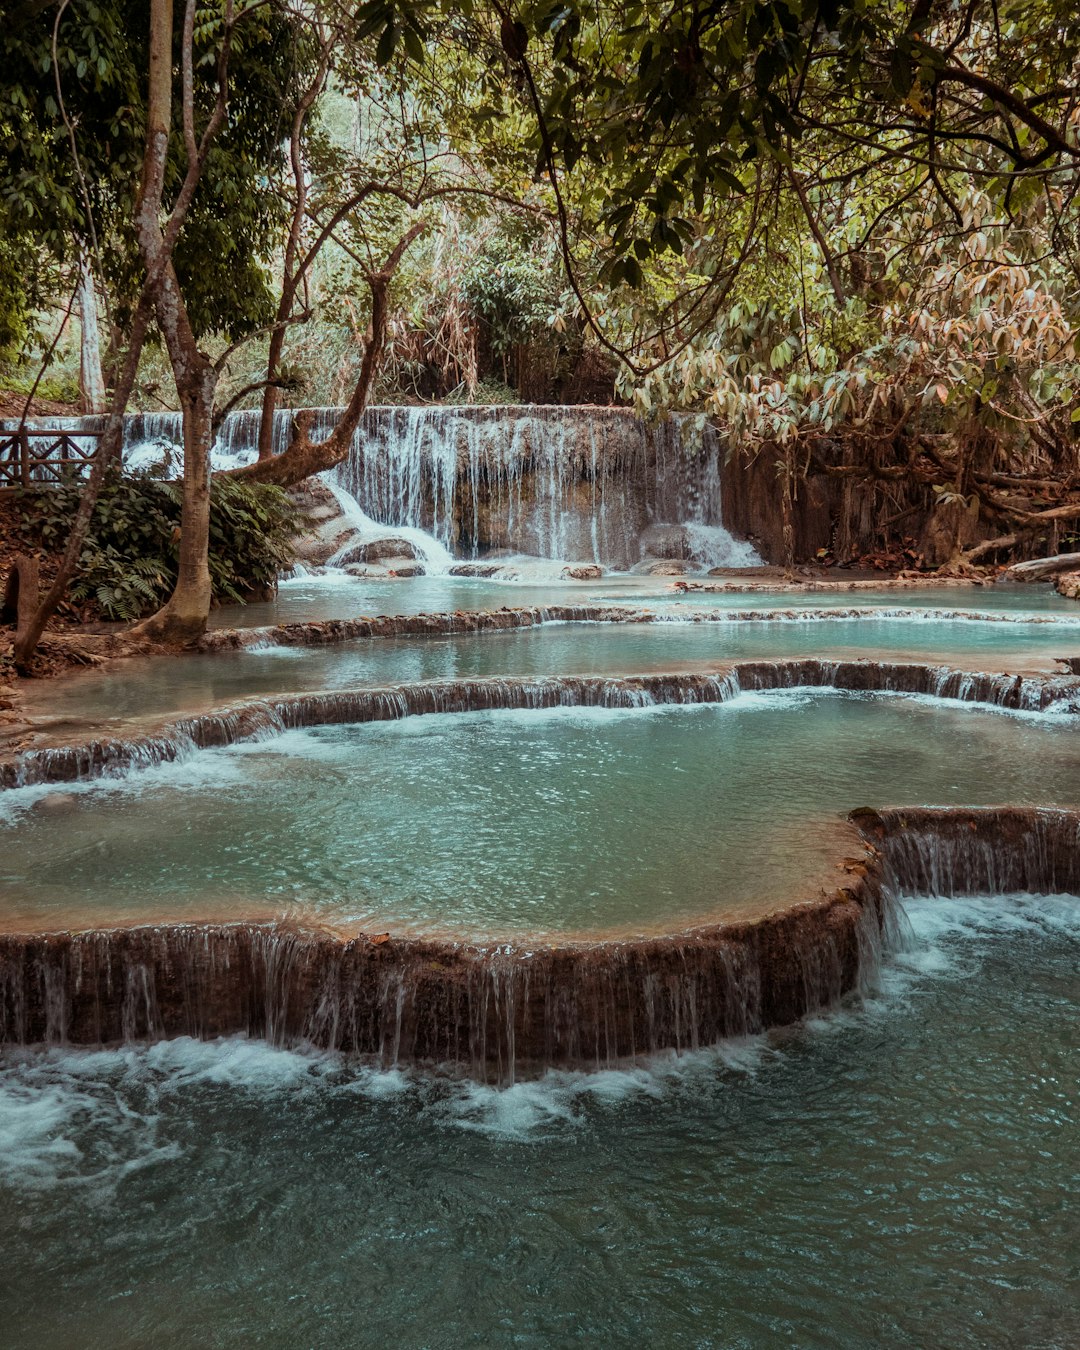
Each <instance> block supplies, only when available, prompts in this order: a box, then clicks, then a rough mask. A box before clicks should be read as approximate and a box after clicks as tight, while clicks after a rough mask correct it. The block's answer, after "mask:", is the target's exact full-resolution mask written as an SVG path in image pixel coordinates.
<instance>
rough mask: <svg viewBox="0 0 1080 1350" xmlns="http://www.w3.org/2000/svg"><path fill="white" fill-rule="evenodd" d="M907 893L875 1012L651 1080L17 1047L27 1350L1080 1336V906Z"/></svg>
mask: <svg viewBox="0 0 1080 1350" xmlns="http://www.w3.org/2000/svg"><path fill="white" fill-rule="evenodd" d="M907 908H908V914H909V916H910V919H911V923H912V927H913V934H912V939H911V944H910V947H909V950H908V951H906V952H905V953H902V954H901V955H900V956H899V957H898V958H897V959H896V960H894V962H893V963H892V964H891V965H890V966H888V967H887V968H886V970H885V972H884V977H883V981H882V989H881V992H880V994H879V995H878V996H876V997H874V998H871V999H870V1000H868V1001H867V1002H866V1003H865V1004H864V1005H862V1006H860V1005H857V1004H856V1005H854V1006H852V1007H850V1008H849V1009H848V1010H847V1011H846V1012H842V1013H839V1014H837V1015H834V1016H831V1017H826V1018H819V1019H817V1020H815V1021H813V1022H811V1023H809V1024H808V1025H805V1026H803V1027H802V1028H798V1029H793V1030H791V1031H788V1032H785V1033H782V1034H776V1035H773V1036H771V1037H767V1038H765V1037H763V1038H758V1039H756V1040H752V1041H746V1042H741V1043H738V1042H737V1043H729V1044H727V1045H725V1046H722V1047H720V1048H719V1049H718V1050H717V1051H712V1052H702V1053H699V1054H697V1055H692V1056H686V1057H683V1058H681V1059H674V1058H671V1059H661V1060H658V1061H655V1062H653V1063H652V1064H650V1065H641V1066H639V1067H637V1068H635V1069H632V1070H628V1071H626V1072H612V1073H604V1074H599V1075H593V1074H590V1075H572V1074H550V1075H548V1077H547V1078H545V1079H543V1080H541V1081H540V1082H536V1083H528V1084H520V1085H518V1086H516V1087H513V1088H510V1089H507V1090H505V1091H497V1090H494V1089H488V1088H482V1087H478V1086H476V1085H471V1084H468V1083H464V1082H454V1081H448V1080H444V1079H439V1078H432V1077H430V1076H426V1075H424V1076H421V1075H417V1076H412V1075H408V1074H403V1073H375V1072H371V1071H367V1070H363V1069H357V1068H355V1067H351V1066H350V1065H348V1064H347V1063H344V1062H341V1061H338V1060H335V1059H333V1058H331V1057H322V1056H316V1055H304V1054H297V1053H289V1052H285V1051H278V1050H271V1049H269V1048H268V1047H266V1046H262V1045H259V1044H258V1043H252V1042H248V1041H243V1040H233V1041H225V1042H221V1043H216V1044H198V1043H195V1042H190V1041H179V1042H172V1043H168V1044H162V1045H156V1046H153V1047H150V1048H127V1049H124V1050H118V1051H108V1052H96V1053H95V1052H89V1053H75V1052H72V1051H64V1050H55V1051H51V1052H48V1053H37V1054H26V1055H23V1056H14V1057H9V1058H8V1059H7V1061H6V1063H5V1065H4V1067H3V1069H2V1071H0V1140H2V1142H3V1147H2V1150H0V1198H2V1203H3V1206H4V1212H5V1214H6V1216H7V1220H6V1222H5V1224H4V1225H3V1230H2V1233H0V1264H2V1268H3V1271H4V1276H3V1284H4V1293H3V1306H4V1333H3V1339H4V1344H5V1346H8V1347H11V1350H24V1347H25V1348H26V1350H30V1348H31V1347H34V1348H36V1347H39V1346H73V1347H74V1346H78V1347H80V1350H94V1348H95V1347H108V1348H109V1350H114V1347H135V1346H139V1347H142V1346H145V1345H150V1344H154V1345H170V1346H178V1347H187V1346H192V1347H194V1346H204V1345H215V1346H220V1347H231V1346H249V1345H253V1344H258V1345H263V1346H267V1347H279V1346H280V1347H293V1346H297V1345H318V1346H325V1347H346V1346H347V1347H369V1346H370V1347H382V1346H386V1345H395V1346H402V1347H443V1346H445V1347H457V1346H482V1345H483V1346H490V1345H518V1346H530V1347H531V1346H536V1347H541V1346H545V1347H546V1346H552V1345H568V1344H576V1343H584V1344H598V1345H657V1346H716V1347H725V1350H726V1348H729V1347H747V1350H772V1347H777V1348H779V1347H787V1346H792V1345H796V1346H799V1347H801V1348H804V1350H817V1348H818V1347H821V1350H864V1347H874V1348H875V1350H901V1348H903V1350H925V1347H928V1346H943V1347H944V1346H948V1347H950V1348H952V1347H956V1348H957V1350H960V1348H965V1347H970V1348H971V1350H975V1348H976V1347H978V1350H999V1348H1000V1350H1017V1348H1018V1347H1023V1350H1067V1348H1068V1347H1072V1346H1074V1345H1076V1344H1077V1343H1078V1341H1080V1292H1078V1284H1077V1278H1078V1271H1077V1258H1076V1253H1077V1251H1078V1250H1080V1219H1078V1211H1077V1208H1076V1205H1075V1203H1074V1198H1075V1190H1076V1177H1077V1156H1078V1155H1077V1149H1076V1142H1075V1139H1076V1131H1077V1128H1078V1125H1080V1121H1078V1101H1077V1077H1078V1067H1080V1066H1078V1063H1077V1050H1076V1041H1075V1035H1074V1028H1075V1025H1076V1019H1077V1015H1078V1013H1080V986H1078V984H1077V965H1078V961H1080V901H1077V900H1075V899H1073V900H1070V899H1068V898H1066V897H1040V898H1037V899H1033V898H1031V897H1015V898H1007V897H997V898H993V899H984V900H978V899H975V900H936V899H932V900H915V901H909V902H907Z"/></svg>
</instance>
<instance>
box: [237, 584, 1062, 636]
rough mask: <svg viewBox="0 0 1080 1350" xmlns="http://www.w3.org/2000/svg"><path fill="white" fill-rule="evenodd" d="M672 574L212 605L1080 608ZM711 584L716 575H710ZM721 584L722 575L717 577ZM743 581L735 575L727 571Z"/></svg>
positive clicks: (949, 593) (281, 594)
mask: <svg viewBox="0 0 1080 1350" xmlns="http://www.w3.org/2000/svg"><path fill="white" fill-rule="evenodd" d="M677 580H678V578H673V577H634V576H627V575H625V574H623V575H618V574H616V575H609V576H605V577H600V578H599V579H597V580H596V581H579V582H567V581H553V580H543V581H520V582H517V581H490V580H484V579H482V578H476V577H451V576H426V577H402V578H397V579H392V580H380V579H377V578H368V577H351V576H349V575H347V574H346V573H342V572H337V571H333V572H327V573H324V574H322V575H316V576H307V577H300V578H298V579H296V580H294V581H285V582H282V584H281V586H280V588H279V591H278V595H277V598H276V599H275V600H273V601H269V602H266V603H259V604H250V605H225V606H222V608H220V609H217V610H215V611H214V613H213V615H212V618H211V623H212V626H213V627H215V628H233V627H252V626H261V625H264V624H274V623H293V622H297V621H299V620H304V619H339V618H348V617H353V616H356V615H360V614H419V613H423V612H425V611H427V612H431V611H444V610H455V609H499V608H501V607H502V606H503V605H509V606H511V607H515V606H521V605H579V604H617V605H649V606H651V607H653V608H656V609H660V608H668V607H683V608H685V607H686V606H688V605H691V606H700V607H705V606H717V607H725V608H735V609H764V608H767V607H768V608H779V609H787V608H791V607H797V606H808V607H812V608H820V607H821V606H823V605H832V604H835V605H856V604H857V605H874V606H880V607H884V608H896V607H897V606H900V605H903V606H908V607H913V608H918V609H926V608H931V609H935V608H940V609H1003V610H1007V611H1009V612H1014V613H1016V612H1020V613H1022V612H1030V613H1053V612H1057V613H1061V614H1073V615H1076V614H1077V612H1078V610H1077V604H1076V601H1075V600H1066V599H1065V598H1064V597H1063V596H1061V595H1058V593H1057V592H1056V591H1055V590H1054V589H1053V587H1052V586H1050V585H1047V584H1032V585H1016V584H1011V585H1009V584H1006V585H998V586H955V585H954V586H950V585H943V586H940V587H937V586H919V587H915V588H912V589H910V590H896V589H893V590H889V589H886V588H884V587H883V588H882V589H880V590H872V589H867V590H862V589H859V590H849V589H846V587H845V585H844V583H843V582H842V581H841V582H839V583H838V584H837V585H836V587H835V588H834V589H830V588H828V587H827V586H826V585H824V584H822V585H820V586H819V587H818V588H816V589H808V588H806V587H799V588H793V589H791V590H742V589H725V590H712V591H687V592H680V591H676V590H674V589H673V586H674V583H675V581H677ZM710 584H711V583H710ZM716 584H717V585H721V584H723V583H716ZM728 584H729V585H731V586H732V587H737V586H738V585H739V583H738V581H737V579H734V578H732V579H729V583H728Z"/></svg>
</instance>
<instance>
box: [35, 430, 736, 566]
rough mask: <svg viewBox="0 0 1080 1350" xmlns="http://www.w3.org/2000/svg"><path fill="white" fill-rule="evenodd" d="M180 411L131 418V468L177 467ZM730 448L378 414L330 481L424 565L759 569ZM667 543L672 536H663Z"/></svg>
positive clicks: (669, 433)
mask: <svg viewBox="0 0 1080 1350" xmlns="http://www.w3.org/2000/svg"><path fill="white" fill-rule="evenodd" d="M308 412H309V415H310V417H311V422H310V426H309V431H308V434H309V435H310V436H311V438H312V439H313V440H319V439H322V438H323V437H325V436H327V435H329V433H330V431H331V430H332V429H333V427H334V426H335V424H336V422H337V420H338V417H339V416H340V414H341V409H340V408H315V409H310V410H308ZM293 417H294V413H293V411H291V410H287V409H286V410H281V411H279V412H278V413H277V414H276V415H275V421H274V450H275V452H280V451H281V450H283V449H284V448H285V447H286V445H287V444H288V441H289V436H290V430H291V426H292V421H293ZM36 425H39V426H42V427H46V426H48V427H56V428H63V429H67V430H74V431H77V430H78V429H79V428H84V429H86V430H93V429H96V428H100V426H101V425H103V419H102V418H77V419H72V418H68V419H65V418H51V419H50V418H43V419H39V421H38V423H37V424H36ZM258 428H259V413H258V412H256V411H252V410H247V411H242V412H234V413H230V414H229V415H228V416H227V417H226V418H225V419H224V421H223V423H222V425H221V428H220V430H219V431H218V436H217V441H216V444H215V446H214V451H213V463H214V466H215V468H219V469H222V468H229V467H234V466H237V465H240V464H245V463H248V462H250V461H251V460H252V459H253V458H254V456H255V453H256V445H257V440H258ZM180 442H181V426H180V416H179V414H178V413H134V414H130V415H129V416H128V417H127V418H126V419H125V431H124V454H125V458H126V460H127V462H128V463H129V464H130V465H132V466H133V467H139V468H147V467H150V466H151V465H162V464H163V465H164V466H165V469H166V472H169V473H175V472H177V471H178V467H179V446H180ZM723 454H724V447H723V445H722V443H721V441H720V438H719V436H718V435H717V434H716V432H715V430H714V429H713V428H711V427H708V426H706V427H704V428H702V427H699V426H698V424H697V422H696V419H693V418H688V417H684V418H669V419H668V420H666V421H664V422H661V423H659V424H658V425H656V426H648V425H646V424H645V423H643V422H642V421H641V420H640V419H638V418H637V417H635V416H634V415H633V414H632V413H631V412H630V411H629V410H627V409H622V408H598V407H597V408H594V407H555V406H546V405H522V406H506V407H445V406H425V407H373V408H369V409H368V410H367V411H366V412H365V413H364V415H363V417H362V418H361V421H360V425H359V426H358V428H357V430H356V432H355V434H354V436H353V441H352V447H351V450H350V453H349V456H348V458H347V459H346V461H345V462H344V463H343V464H341V465H340V466H339V467H338V468H337V469H336V470H335V471H333V473H332V474H330V475H328V478H329V479H330V481H331V485H332V486H333V487H334V488H335V489H336V490H337V491H338V492H341V491H344V492H345V493H347V494H348V496H349V498H351V499H352V501H353V502H355V505H356V511H357V513H358V514H357V517H356V522H355V523H357V524H358V526H359V527H360V533H361V535H364V534H365V533H367V535H368V536H369V537H372V527H374V528H375V529H376V530H381V533H382V535H383V536H385V535H386V534H387V533H389V532H391V531H392V532H393V533H394V534H395V535H397V536H400V535H401V533H402V531H403V530H409V531H412V532H413V537H412V542H414V543H417V545H418V547H419V548H420V551H421V552H422V554H423V556H424V557H425V560H426V561H428V562H429V563H432V564H433V565H434V566H436V567H440V566H444V565H445V563H446V560H447V559H448V558H450V557H451V556H453V557H454V558H457V559H464V560H476V559H479V558H482V557H485V556H487V555H488V554H490V553H492V552H494V551H501V552H502V553H504V554H523V555H529V556H532V557H539V558H550V559H560V560H563V561H569V562H590V563H600V564H604V565H608V566H612V567H616V568H626V567H630V566H632V565H634V564H635V563H637V562H639V561H641V560H642V558H643V557H645V556H647V554H648V553H649V552H650V551H651V546H650V545H649V544H647V543H646V542H645V540H643V535H644V534H645V532H646V531H648V530H653V531H654V532H655V531H659V532H660V535H661V536H662V537H663V541H664V542H663V543H662V544H661V545H659V546H658V547H659V551H658V552H657V553H656V554H655V556H657V557H666V558H671V559H680V560H684V561H688V562H693V563H695V564H696V565H698V566H700V567H711V566H736V567H742V566H755V565H757V564H759V563H760V561H761V559H760V558H759V557H758V555H757V553H756V552H755V551H754V549H753V547H752V546H751V545H750V544H748V543H746V542H745V541H742V540H738V539H736V538H734V536H732V535H731V534H730V533H729V532H728V531H727V529H726V528H725V527H724V523H723V517H722V510H721V493H720V477H721V469H722V464H723ZM665 532H666V533H665Z"/></svg>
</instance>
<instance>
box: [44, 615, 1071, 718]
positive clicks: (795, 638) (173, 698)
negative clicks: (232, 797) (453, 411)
mask: <svg viewBox="0 0 1080 1350" xmlns="http://www.w3.org/2000/svg"><path fill="white" fill-rule="evenodd" d="M754 604H755V606H756V604H757V601H756V598H755V600H754ZM1063 617H1064V616H1063ZM1073 620H1074V622H1069V623H1061V624H1037V623H1036V624H1023V623H1013V622H1000V623H997V622H982V621H977V620H961V619H955V620H950V619H949V618H948V617H947V613H946V612H943V617H942V618H940V619H934V620H930V621H927V620H925V619H912V618H906V617H902V616H899V615H897V616H894V617H889V618H875V617H864V618H857V619H819V620H812V621H805V622H802V621H798V620H795V621H790V622H789V621H781V622H775V621H772V622H768V621H767V622H750V623H734V622H733V623H719V624H714V623H701V624H684V623H670V624H669V623H661V624H643V625H633V624H630V625H625V624H596V623H591V624H590V623H584V624H553V625H544V626H542V627H539V628H531V629H522V630H517V631H511V632H494V633H483V634H473V635H466V636H459V637H423V638H412V639H396V638H395V639H387V638H377V639H368V638H359V639H355V640H352V641H348V642H342V643H333V644H330V645H329V646H325V647H271V646H267V647H259V648H255V649H249V650H245V651H239V652H220V653H215V654H212V655H210V654H208V655H204V656H190V657H179V658H174V659H171V660H167V661H166V660H162V659H160V658H157V659H152V660H143V661H125V662H122V663H117V664H115V665H113V666H111V667H108V668H106V669H105V670H104V671H101V672H90V673H80V674H79V675H77V676H74V677H71V678H69V679H67V680H58V681H51V682H50V684H49V685H48V687H47V688H45V687H42V688H39V689H30V690H27V691H26V695H25V697H26V699H27V703H28V706H32V707H33V708H34V710H35V712H37V713H40V714H42V715H44V716H45V717H46V718H48V719H52V720H54V721H55V720H59V719H78V720H79V721H80V722H82V721H84V720H85V721H88V722H93V723H99V722H103V721H104V722H110V721H112V722H122V721H123V719H125V718H128V717H133V716H142V715H151V714H167V713H172V712H180V711H186V710H199V709H204V708H216V707H220V706H221V705H222V704H223V703H227V702H230V701H233V700H235V699H239V698H244V697H247V696H250V695H254V694H280V693H298V692H300V691H303V690H312V689H345V688H356V687H359V686H363V685H372V684H387V683H396V682H400V681H407V680H430V679H456V678H465V677H469V676H474V675H543V676H548V675H570V674H604V675H607V674H638V673H642V672H646V671H657V670H693V669H702V668H709V669H711V668H714V667H716V666H717V665H720V664H722V663H724V662H726V661H740V660H753V659H757V658H762V659H769V660H783V659H786V658H793V657H805V656H817V657H821V658H823V659H830V658H835V659H839V658H859V657H864V656H867V655H868V654H874V655H878V656H881V657H883V658H885V659H896V660H907V661H917V660H922V661H928V662H931V663H943V664H951V665H955V666H960V667H961V668H963V669H975V670H979V669H991V670H1017V669H1026V668H1028V667H1030V666H1031V665H1033V664H1034V665H1037V666H1039V667H1041V668H1045V669H1046V670H1048V671H1050V672H1053V671H1056V670H1058V669H1060V668H1059V667H1057V666H1055V664H1054V659H1053V658H1055V657H1057V656H1068V655H1080V606H1075V607H1074V612H1073Z"/></svg>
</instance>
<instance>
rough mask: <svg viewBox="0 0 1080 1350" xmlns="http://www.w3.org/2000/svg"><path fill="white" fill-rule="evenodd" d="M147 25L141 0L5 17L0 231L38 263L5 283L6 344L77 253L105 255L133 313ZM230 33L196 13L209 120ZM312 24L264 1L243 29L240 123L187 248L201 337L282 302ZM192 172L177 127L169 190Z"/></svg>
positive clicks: (199, 194) (244, 326)
mask: <svg viewBox="0 0 1080 1350" xmlns="http://www.w3.org/2000/svg"><path fill="white" fill-rule="evenodd" d="M147 21H148V6H147V5H145V4H143V3H141V0H89V3H84V4H76V5H65V6H57V5H55V4H45V5H40V4H33V5H23V6H17V7H16V10H15V12H14V14H13V15H12V17H11V22H9V23H6V24H5V25H4V26H3V27H2V28H0V152H2V153H0V237H3V238H4V239H5V241H6V242H5V245H4V247H5V248H6V249H19V250H21V252H22V254H23V256H24V261H26V263H27V264H28V265H27V266H25V267H24V269H23V270H22V271H21V272H20V273H19V280H20V283H21V285H20V286H19V287H18V288H14V287H13V288H12V293H11V294H8V293H7V288H6V287H5V286H3V285H0V339H2V338H3V336H4V334H5V331H6V330H10V329H13V328H15V327H16V324H15V320H17V317H18V314H19V311H20V308H25V307H26V305H27V303H28V302H29V303H30V304H31V306H32V305H34V304H37V303H39V302H40V300H41V298H42V295H43V287H44V286H45V285H46V284H47V279H48V276H49V268H50V267H51V266H52V265H54V264H56V263H59V264H63V265H65V266H68V267H70V265H71V264H72V263H73V262H74V260H75V253H76V252H77V251H78V249H79V248H84V249H87V250H88V251H89V252H90V253H91V254H92V256H93V261H94V267H95V272H96V273H97V280H98V282H99V284H104V285H105V288H106V293H107V294H108V295H109V296H111V298H112V301H113V303H112V305H111V311H112V314H113V318H114V319H115V320H117V321H119V322H121V323H123V320H124V318H125V315H126V313H127V310H128V307H129V306H130V304H131V301H132V298H133V295H134V293H135V291H136V290H137V283H138V277H139V267H138V262H137V249H136V245H135V239H134V235H133V230H132V206H133V202H134V199H135V194H136V191H137V189H138V184H139V173H140V168H141V163H142V152H143V134H144V115H145V113H144V108H145V103H144V100H145V87H144V86H145V75H144V72H145V69H146V52H147ZM220 29H221V24H220V20H218V21H216V22H215V21H214V19H213V17H212V15H211V16H208V15H207V14H206V13H205V12H204V13H202V14H201V15H200V20H199V22H198V23H197V24H196V56H197V62H196V68H195V84H196V90H195V92H196V105H197V108H196V111H197V113H199V114H201V115H202V116H203V117H205V114H206V110H207V109H208V107H209V105H210V104H211V103H212V101H213V97H214V78H215V75H214V54H215V51H216V46H217V44H218V43H220V41H221V31H220ZM303 33H304V28H303V25H301V24H299V22H298V20H297V19H296V18H295V17H294V16H293V15H292V13H291V12H290V11H289V10H288V9H287V8H286V7H285V6H281V5H270V6H255V7H252V8H251V9H250V10H249V11H248V12H246V13H244V14H243V15H242V19H241V21H240V23H239V25H238V30H237V34H236V37H235V39H234V42H233V46H232V59H231V62H230V72H229V73H230V86H231V99H230V114H229V118H228V121H227V125H226V127H225V128H224V129H223V131H222V133H221V134H220V136H219V137H218V138H217V139H216V140H215V142H214V145H213V148H212V150H211V153H210V157H209V160H208V163H207V165H206V168H205V170H204V172H203V175H202V179H201V181H200V183H199V186H198V188H197V190H196V195H195V199H194V201H193V203H192V207H191V211H190V214H189V217H188V220H187V222H186V225H185V228H184V231H183V234H182V237H181V239H180V241H178V245H177V249H176V254H175V264H176V269H177V274H178V277H179V280H180V283H181V287H182V288H183V291H184V294H185V297H186V298H187V301H188V310H189V313H190V315H191V318H192V322H193V325H194V327H195V330H196V332H197V333H199V334H206V333H210V332H222V333H227V334H229V335H231V336H233V337H235V336H238V335H240V334H243V333H245V332H250V331H251V330H253V329H255V328H258V327H260V326H261V325H263V324H265V323H266V322H267V321H268V319H269V316H270V314H271V313H272V304H271V297H270V293H269V277H268V275H267V272H266V267H265V259H266V258H267V256H268V254H269V253H270V252H271V251H272V249H273V243H274V239H275V236H276V233H277V231H278V230H279V228H280V224H281V219H282V213H283V206H282V201H281V195H280V192H279V175H280V172H281V170H282V168H283V167H284V162H285V157H284V153H283V149H282V135H283V127H285V126H287V124H288V120H289V118H290V116H291V108H292V106H293V104H294V103H295V100H296V98H297V89H298V86H299V85H300V83H301V82H302V79H303V76H304V72H305V69H306V65H307V63H308V61H309V59H310V53H309V51H308V50H307V45H306V44H305V41H304V36H303ZM54 36H55V43H54ZM61 95H62V99H63V111H66V113H67V116H68V119H69V121H70V123H71V126H72V129H73V131H72V135H74V136H75V141H76V145H77V149H78V157H77V158H76V157H75V156H74V155H73V154H72V150H71V137H70V136H69V132H68V130H67V128H66V127H65V125H64V121H63V115H62V109H61V101H60V100H61ZM185 171H186V155H185V151H184V147H183V144H182V140H181V137H180V134H179V129H177V132H176V134H174V137H173V143H172V144H171V145H170V147H169V166H168V173H167V181H166V195H167V199H169V198H171V197H172V196H173V195H175V194H176V192H177V191H178V190H179V187H180V183H181V182H182V180H183V176H184V173H185ZM0 261H2V258H0Z"/></svg>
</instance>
